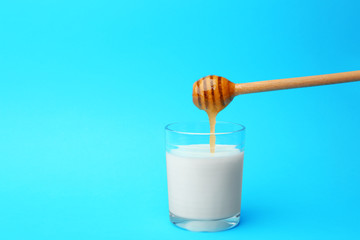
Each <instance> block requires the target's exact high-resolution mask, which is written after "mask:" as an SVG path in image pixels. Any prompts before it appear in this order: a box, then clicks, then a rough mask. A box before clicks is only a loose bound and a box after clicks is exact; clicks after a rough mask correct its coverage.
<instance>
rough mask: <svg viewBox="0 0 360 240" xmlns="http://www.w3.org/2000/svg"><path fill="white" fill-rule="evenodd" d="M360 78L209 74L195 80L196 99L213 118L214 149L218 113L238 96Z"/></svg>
mask: <svg viewBox="0 0 360 240" xmlns="http://www.w3.org/2000/svg"><path fill="white" fill-rule="evenodd" d="M359 80H360V71H352V72H343V73H333V74H325V75H316V76H309V77H297V78H285V79H278V80H269V81H260V82H250V83H238V84H235V83H233V82H230V81H229V80H227V79H226V78H224V77H219V76H215V75H209V76H206V77H203V78H201V79H200V80H198V81H196V82H195V83H194V86H193V102H194V104H195V105H196V106H197V107H198V108H199V109H201V110H205V111H206V113H207V114H208V117H209V122H210V152H211V153H214V152H215V123H216V115H217V114H218V113H219V112H220V111H221V110H223V109H224V108H225V107H226V106H227V105H228V104H229V103H230V102H231V101H232V100H233V98H234V97H235V96H238V95H241V94H246V93H256V92H266V91H273V90H281V89H289V88H300V87H311V86H319V85H327V84H335V83H345V82H353V81H359Z"/></svg>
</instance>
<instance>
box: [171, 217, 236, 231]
mask: <svg viewBox="0 0 360 240" xmlns="http://www.w3.org/2000/svg"><path fill="white" fill-rule="evenodd" d="M170 221H171V222H172V223H173V224H174V225H175V226H177V227H179V228H182V229H186V230H189V231H193V232H219V231H224V230H227V229H230V228H233V227H236V226H237V225H238V224H239V222H240V213H239V214H236V215H235V216H233V217H229V218H224V219H215V220H193V219H187V218H182V217H178V216H176V215H175V214H172V213H171V212H170Z"/></svg>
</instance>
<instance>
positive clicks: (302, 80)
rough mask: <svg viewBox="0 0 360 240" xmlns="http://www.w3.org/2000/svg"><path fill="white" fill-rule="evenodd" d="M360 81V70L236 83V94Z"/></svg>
mask: <svg viewBox="0 0 360 240" xmlns="http://www.w3.org/2000/svg"><path fill="white" fill-rule="evenodd" d="M353 81H360V71H352V72H342V73H333V74H324V75H316V76H309V77H297V78H284V79H277V80H268V81H259V82H250V83H238V84H235V92H234V95H235V96H237V95H240V94H246V93H256V92H266V91H273V90H281V89H289V88H301V87H312V86H319V85H327V84H335V83H345V82H353Z"/></svg>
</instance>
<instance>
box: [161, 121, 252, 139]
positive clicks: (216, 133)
mask: <svg viewBox="0 0 360 240" xmlns="http://www.w3.org/2000/svg"><path fill="white" fill-rule="evenodd" d="M189 123H194V124H199V123H205V124H209V122H205V121H199V122H173V123H169V124H167V125H166V126H165V130H166V131H169V132H173V133H178V134H185V135H208V136H210V135H226V134H233V133H238V132H243V131H245V129H246V128H245V126H244V125H242V124H239V123H234V122H225V121H216V124H218V123H222V124H230V125H236V126H238V127H240V128H239V129H237V130H234V131H229V132H216V130H215V133H214V134H211V133H210V131H209V132H207V133H197V132H186V131H177V130H174V129H171V126H173V125H175V124H189ZM215 129H216V127H215Z"/></svg>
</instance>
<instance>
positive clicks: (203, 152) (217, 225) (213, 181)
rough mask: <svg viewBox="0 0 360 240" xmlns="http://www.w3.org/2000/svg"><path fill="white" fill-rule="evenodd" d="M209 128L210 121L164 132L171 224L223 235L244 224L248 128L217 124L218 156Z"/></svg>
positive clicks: (171, 126)
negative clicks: (242, 186) (246, 129)
mask: <svg viewBox="0 0 360 240" xmlns="http://www.w3.org/2000/svg"><path fill="white" fill-rule="evenodd" d="M209 129H210V126H209V123H208V122H193V123H172V124H169V125H167V126H166V128H165V132H166V167H167V181H168V199H169V213H170V221H171V222H172V223H173V224H175V225H176V226H178V227H180V228H184V229H187V230H190V231H201V232H216V231H222V230H226V229H230V228H233V227H235V226H236V225H238V223H239V221H240V208H241V185H242V172H243V159H244V137H245V127H244V126H242V125H240V124H235V123H230V122H217V123H216V133H215V136H216V148H215V153H210V146H209V138H210V133H209Z"/></svg>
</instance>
